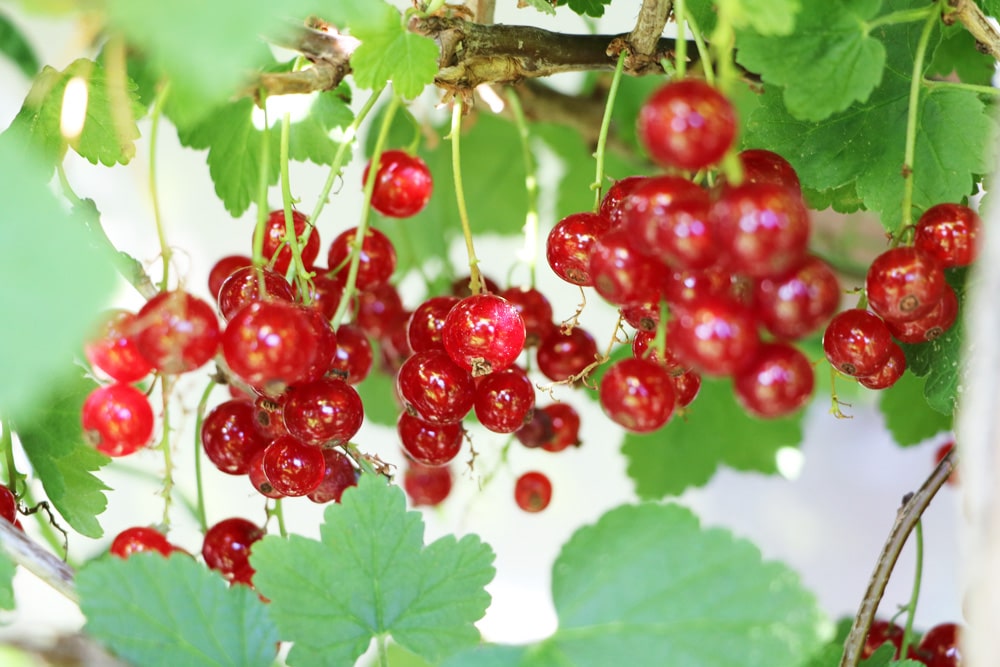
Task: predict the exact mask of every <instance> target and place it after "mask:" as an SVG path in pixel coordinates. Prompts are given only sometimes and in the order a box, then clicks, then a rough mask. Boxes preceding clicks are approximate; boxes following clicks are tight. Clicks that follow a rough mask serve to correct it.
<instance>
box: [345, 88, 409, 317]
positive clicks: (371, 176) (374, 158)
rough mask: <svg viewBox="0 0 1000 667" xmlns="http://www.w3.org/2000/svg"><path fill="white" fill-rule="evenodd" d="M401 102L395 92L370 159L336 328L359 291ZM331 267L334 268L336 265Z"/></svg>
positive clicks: (386, 110) (383, 118)
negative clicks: (378, 185) (375, 197)
mask: <svg viewBox="0 0 1000 667" xmlns="http://www.w3.org/2000/svg"><path fill="white" fill-rule="evenodd" d="M400 104H401V101H400V99H399V96H398V95H395V94H393V96H392V98H391V99H390V100H389V104H388V106H387V107H386V109H385V114H384V115H383V116H382V125H381V127H379V130H378V137H376V139H375V148H374V149H373V150H372V155H371V161H370V164H371V165H372V168H370V169H369V170H368V178H367V179H365V188H364V194H365V201H364V205H363V206H362V207H361V220H360V221H359V222H358V227H357V229H356V230H355V231H354V241H353V243H352V244H351V259H350V264H349V267H348V269H347V282H346V283H344V294H343V296H342V297H341V298H340V303H339V304H338V305H337V312H335V313H334V314H333V319H332V320H331V323H332V325H333V328H334V329H336V328H337V327H338V326H340V321H341V320H342V319H344V315H345V314H347V309H348V308H349V307H350V305H351V303H352V302H353V301H354V295H355V293H356V292H357V289H356V286H357V280H358V266H360V264H361V248H362V244H363V243H364V242H365V236H367V234H368V223H369V221H370V220H371V212H372V205H371V204H372V192H374V191H375V177H376V176H377V175H378V166H379V164H380V163H381V161H382V151H383V150H384V149H385V144H386V140H387V139H388V137H389V128H390V127H391V126H392V118H393V116H395V115H396V110H397V109H398V108H399V106H400ZM330 268H331V269H332V268H334V267H330Z"/></svg>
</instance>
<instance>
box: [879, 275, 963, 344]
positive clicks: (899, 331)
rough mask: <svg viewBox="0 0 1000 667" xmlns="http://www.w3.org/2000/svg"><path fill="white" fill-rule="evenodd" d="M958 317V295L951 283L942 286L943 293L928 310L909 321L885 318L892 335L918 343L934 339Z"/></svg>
mask: <svg viewBox="0 0 1000 667" xmlns="http://www.w3.org/2000/svg"><path fill="white" fill-rule="evenodd" d="M957 318H958V296H956V294H955V290H954V289H952V287H951V285H945V286H944V294H943V295H942V297H941V300H940V301H938V302H937V305H935V306H934V307H933V308H931V310H930V312H929V313H927V314H926V315H924V316H923V317H918V318H917V319H915V320H910V321H909V322H893V321H892V320H886V323H885V325H886V326H887V327H889V332H890V333H892V337H893V338H895V339H896V340H898V341H900V342H901V343H911V344H919V343H926V342H927V341H930V340H934V339H935V338H938V337H940V336H941V335H942V334H943V333H945V332H946V331H948V329H950V328H951V327H952V325H953V324H955V320H956V319H957Z"/></svg>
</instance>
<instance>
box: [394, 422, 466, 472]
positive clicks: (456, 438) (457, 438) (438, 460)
mask: <svg viewBox="0 0 1000 667" xmlns="http://www.w3.org/2000/svg"><path fill="white" fill-rule="evenodd" d="M396 432H397V433H398V434H399V442H400V444H402V446H403V451H404V452H405V453H406V455H407V456H408V457H409V458H410V459H411V460H413V461H416V462H417V463H419V464H421V465H425V466H443V465H447V464H448V463H450V462H451V461H452V460H453V459H454V458H455V457H456V456H458V452H459V451H460V450H461V449H462V438H463V436H464V435H465V429H464V428H462V423H461V422H455V423H454V424H431V423H429V422H425V421H424V420H423V419H420V418H419V417H414V416H412V415H410V414H407V413H406V412H403V413H402V414H400V415H399V420H398V421H397V422H396Z"/></svg>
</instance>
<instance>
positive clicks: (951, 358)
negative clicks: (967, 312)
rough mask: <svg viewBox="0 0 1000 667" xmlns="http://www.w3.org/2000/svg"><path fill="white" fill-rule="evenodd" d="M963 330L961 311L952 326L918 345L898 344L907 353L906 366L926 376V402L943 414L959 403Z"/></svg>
mask: <svg viewBox="0 0 1000 667" xmlns="http://www.w3.org/2000/svg"><path fill="white" fill-rule="evenodd" d="M960 312H961V311H960ZM964 332H965V323H964V321H963V318H962V317H961V315H960V316H959V318H958V320H956V321H955V324H953V325H952V327H951V329H949V330H948V331H946V332H945V333H944V334H942V335H941V336H939V337H938V338H935V339H934V340H932V341H929V342H927V343H921V344H920V345H906V344H903V345H901V347H902V348H903V351H904V352H905V353H906V366H907V368H908V369H909V370H910V371H911V372H912V373H913V374H914V375H917V376H918V377H923V378H924V379H925V384H924V398H926V399H927V405H929V406H930V407H932V408H934V409H935V410H937V411H938V412H940V413H941V414H943V415H948V416H950V415H953V414H954V412H955V409H956V408H957V406H958V399H959V395H960V394H961V386H962V377H963V376H964V374H965V370H964V365H963V362H962V341H963V338H964Z"/></svg>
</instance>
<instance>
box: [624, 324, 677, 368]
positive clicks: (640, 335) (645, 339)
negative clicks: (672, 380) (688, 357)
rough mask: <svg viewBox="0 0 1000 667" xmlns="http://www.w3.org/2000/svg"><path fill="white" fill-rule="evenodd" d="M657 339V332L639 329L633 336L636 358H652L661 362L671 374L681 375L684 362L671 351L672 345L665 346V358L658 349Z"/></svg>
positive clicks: (633, 354)
mask: <svg viewBox="0 0 1000 667" xmlns="http://www.w3.org/2000/svg"><path fill="white" fill-rule="evenodd" d="M655 340H656V332H653V331H637V332H636V333H635V336H633V337H632V356H633V357H635V358H636V359H650V360H652V361H655V362H657V363H659V364H661V365H662V366H663V367H664V368H666V369H667V372H668V373H670V374H671V375H680V374H681V373H683V372H684V364H682V363H681V361H680V360H679V359H678V358H677V356H676V355H675V354H674V353H673V352H672V351H671V349H670V346H669V345H668V346H665V347H664V348H663V352H664V354H663V358H661V357H660V353H659V352H658V351H657V349H656V347H655V346H654V345H653V342H654V341H655Z"/></svg>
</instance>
